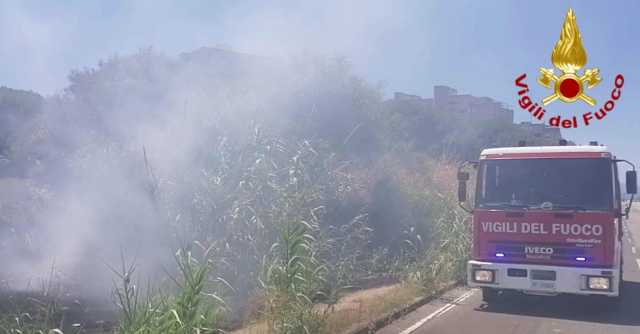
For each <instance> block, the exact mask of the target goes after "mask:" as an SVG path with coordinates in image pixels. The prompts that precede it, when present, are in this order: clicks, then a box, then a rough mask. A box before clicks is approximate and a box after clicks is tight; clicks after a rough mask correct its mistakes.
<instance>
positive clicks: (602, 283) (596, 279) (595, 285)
mask: <svg viewBox="0 0 640 334" xmlns="http://www.w3.org/2000/svg"><path fill="white" fill-rule="evenodd" d="M587 287H588V288H589V289H591V290H611V277H603V276H587Z"/></svg>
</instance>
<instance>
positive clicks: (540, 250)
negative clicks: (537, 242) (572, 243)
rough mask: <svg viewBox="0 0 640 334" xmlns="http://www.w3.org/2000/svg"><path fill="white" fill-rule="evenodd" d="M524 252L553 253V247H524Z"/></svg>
mask: <svg viewBox="0 0 640 334" xmlns="http://www.w3.org/2000/svg"><path fill="white" fill-rule="evenodd" d="M524 252H525V253H527V254H553V248H551V247H529V246H525V247H524Z"/></svg>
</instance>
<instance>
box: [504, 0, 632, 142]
mask: <svg viewBox="0 0 640 334" xmlns="http://www.w3.org/2000/svg"><path fill="white" fill-rule="evenodd" d="M551 63H553V66H555V68H545V67H541V68H540V76H539V77H538V78H537V81H538V83H539V84H540V85H542V86H543V87H546V88H549V89H553V94H551V95H549V96H547V97H545V98H543V99H542V100H537V99H536V98H535V97H534V96H531V91H530V90H529V84H528V83H527V81H526V80H527V73H522V74H520V75H519V76H518V77H516V80H515V84H516V89H517V92H518V100H517V101H518V106H520V108H522V110H524V111H525V112H527V113H529V114H530V115H531V116H532V117H533V118H534V119H536V120H538V121H542V122H545V123H547V124H548V125H549V126H551V127H562V128H564V129H569V128H574V129H575V128H578V127H580V126H581V125H582V126H588V125H590V124H593V123H595V122H597V121H601V120H603V119H604V118H605V117H606V116H607V115H609V114H610V113H612V112H613V111H614V109H615V106H616V105H617V104H619V103H620V97H621V96H622V87H623V86H624V76H623V75H622V74H621V73H618V74H616V75H615V76H614V77H611V79H607V80H611V81H613V87H612V89H611V93H609V96H607V97H605V98H604V101H605V102H604V103H602V106H601V107H600V108H599V109H597V110H586V111H585V112H584V113H583V114H582V116H578V115H569V116H564V115H561V114H558V113H556V115H554V116H547V115H548V114H547V111H546V110H545V108H546V106H547V105H548V104H550V103H551V102H553V101H555V100H560V101H562V102H565V103H572V102H575V101H578V100H581V101H583V102H585V103H586V104H587V105H588V106H590V107H593V106H595V105H596V100H595V99H594V98H593V97H591V96H589V95H587V94H586V93H585V90H589V89H591V88H593V87H595V86H597V85H598V84H599V83H600V82H601V81H602V79H601V78H600V70H599V69H597V68H587V69H585V70H583V71H580V69H581V68H583V67H584V65H586V64H587V52H586V51H585V50H584V47H583V46H582V37H581V36H580V31H578V24H577V23H576V16H575V15H574V14H573V10H572V9H571V8H569V11H568V12H567V16H566V17H565V18H564V23H563V24H562V30H561V31H560V39H559V40H558V42H557V43H556V46H555V47H554V48H553V52H551ZM555 69H558V70H559V73H557V74H556V73H554V71H555ZM580 72H582V73H580ZM597 90H600V89H595V90H594V92H593V93H592V94H595V93H596V91H597ZM600 94H602V93H600ZM600 96H602V95H600ZM538 101H539V102H538Z"/></svg>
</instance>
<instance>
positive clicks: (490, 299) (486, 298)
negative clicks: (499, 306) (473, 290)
mask: <svg viewBox="0 0 640 334" xmlns="http://www.w3.org/2000/svg"><path fill="white" fill-rule="evenodd" d="M497 300H498V290H496V289H494V288H482V301H483V302H485V303H487V304H490V303H495V302H496V301H497Z"/></svg>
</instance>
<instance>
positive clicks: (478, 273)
mask: <svg viewBox="0 0 640 334" xmlns="http://www.w3.org/2000/svg"><path fill="white" fill-rule="evenodd" d="M494 278H495V277H494V273H493V270H488V269H474V270H473V280H474V281H475V282H478V283H493V281H494Z"/></svg>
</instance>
